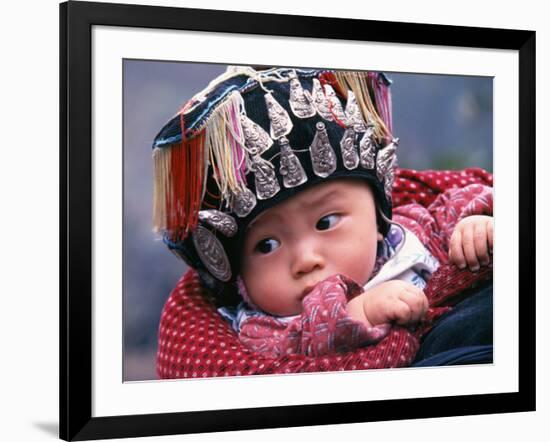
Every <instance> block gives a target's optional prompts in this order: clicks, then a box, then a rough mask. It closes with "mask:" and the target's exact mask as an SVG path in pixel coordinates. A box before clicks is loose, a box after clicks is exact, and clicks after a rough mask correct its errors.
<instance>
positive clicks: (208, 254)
mask: <svg viewBox="0 0 550 442" xmlns="http://www.w3.org/2000/svg"><path fill="white" fill-rule="evenodd" d="M193 244H194V245H195V249H196V250H197V253H198V255H199V258H200V259H201V261H202V263H203V264H204V266H205V267H206V268H207V269H208V271H209V272H210V273H211V274H212V276H214V277H215V278H217V279H219V280H220V281H229V280H230V279H231V265H230V264H229V259H228V258H227V254H226V253H225V250H224V249H223V246H222V244H221V243H220V241H219V240H218V238H216V237H215V236H214V234H213V233H212V232H210V230H208V229H206V228H204V227H202V226H197V228H196V229H195V231H194V232H193Z"/></svg>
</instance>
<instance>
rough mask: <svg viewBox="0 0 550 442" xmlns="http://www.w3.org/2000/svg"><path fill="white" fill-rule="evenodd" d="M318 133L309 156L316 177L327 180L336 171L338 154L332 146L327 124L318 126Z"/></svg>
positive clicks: (320, 123) (310, 147) (310, 148)
mask: <svg viewBox="0 0 550 442" xmlns="http://www.w3.org/2000/svg"><path fill="white" fill-rule="evenodd" d="M316 128H317V132H316V133H315V137H314V138H313V142H312V143H311V146H309V154H310V156H311V163H312V165H313V172H315V175H317V176H320V177H322V178H326V177H327V176H329V175H330V174H331V173H333V172H334V171H335V170H336V154H335V153H334V149H333V148H332V146H331V145H330V141H329V139H328V133H327V130H326V128H325V124H324V123H322V122H319V123H317V125H316Z"/></svg>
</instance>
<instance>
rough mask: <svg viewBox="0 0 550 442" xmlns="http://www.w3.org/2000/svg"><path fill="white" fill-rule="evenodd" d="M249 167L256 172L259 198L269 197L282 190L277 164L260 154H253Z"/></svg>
mask: <svg viewBox="0 0 550 442" xmlns="http://www.w3.org/2000/svg"><path fill="white" fill-rule="evenodd" d="M249 169H250V170H251V171H252V172H254V179H255V183H256V196H257V197H258V199H260V200H266V199H269V198H271V197H272V196H273V195H275V194H276V193H277V192H279V190H281V187H280V186H279V182H278V181H277V176H276V175H275V166H273V164H271V163H270V162H269V161H266V160H264V159H263V158H262V157H261V156H260V155H252V157H251V163H250V165H249Z"/></svg>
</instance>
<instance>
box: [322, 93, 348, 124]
mask: <svg viewBox="0 0 550 442" xmlns="http://www.w3.org/2000/svg"><path fill="white" fill-rule="evenodd" d="M325 95H326V97H327V100H328V102H329V106H330V107H329V108H330V111H331V112H332V114H333V115H334V117H335V118H336V119H337V120H339V121H341V122H345V121H346V114H345V113H344V109H343V108H342V103H340V100H339V99H338V97H337V96H336V92H334V89H333V88H332V86H331V85H330V84H325Z"/></svg>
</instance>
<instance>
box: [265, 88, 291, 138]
mask: <svg viewBox="0 0 550 442" xmlns="http://www.w3.org/2000/svg"><path fill="white" fill-rule="evenodd" d="M264 97H265V104H266V105H267V113H268V115H269V120H270V122H271V125H270V129H269V130H270V134H271V138H273V139H274V140H276V139H277V138H281V137H284V136H285V135H288V134H289V133H290V131H291V130H292V121H291V120H290V116H289V115H288V112H287V111H286V110H285V109H284V108H283V106H281V105H280V104H279V103H278V102H277V100H275V98H273V95H271V94H265V95H264Z"/></svg>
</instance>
